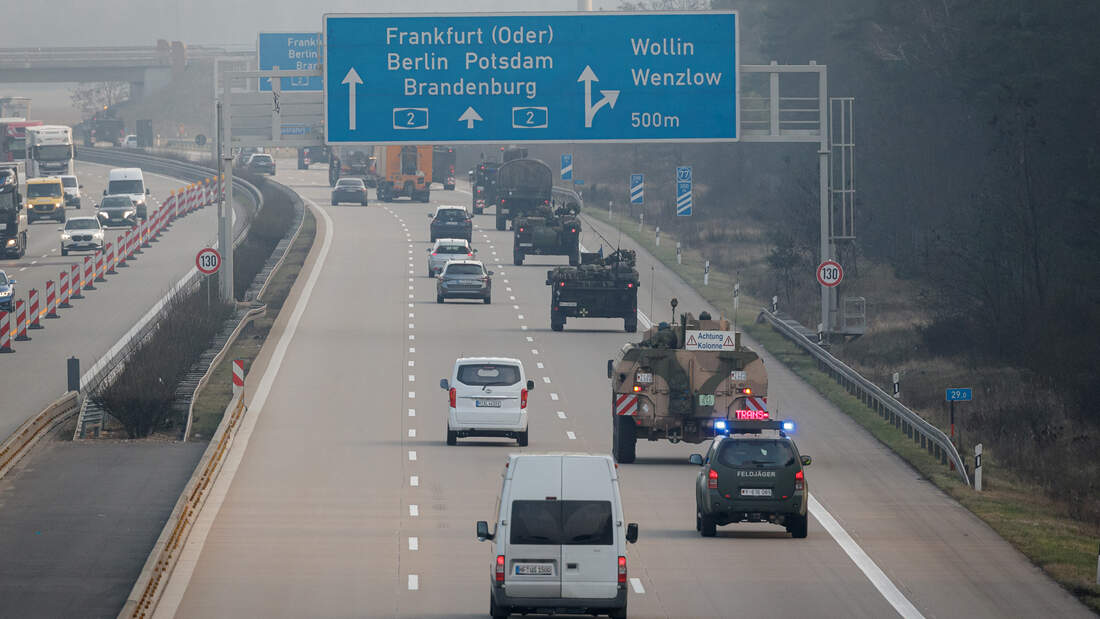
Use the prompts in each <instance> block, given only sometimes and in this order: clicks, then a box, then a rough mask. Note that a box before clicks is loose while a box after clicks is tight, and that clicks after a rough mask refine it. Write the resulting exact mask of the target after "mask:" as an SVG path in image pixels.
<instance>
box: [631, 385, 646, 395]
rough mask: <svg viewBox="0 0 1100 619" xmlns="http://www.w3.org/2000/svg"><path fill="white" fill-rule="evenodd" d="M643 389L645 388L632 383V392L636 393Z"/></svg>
mask: <svg viewBox="0 0 1100 619" xmlns="http://www.w3.org/2000/svg"><path fill="white" fill-rule="evenodd" d="M643 389H645V387H643V386H641V385H634V393H638V392H639V391H642V390H643Z"/></svg>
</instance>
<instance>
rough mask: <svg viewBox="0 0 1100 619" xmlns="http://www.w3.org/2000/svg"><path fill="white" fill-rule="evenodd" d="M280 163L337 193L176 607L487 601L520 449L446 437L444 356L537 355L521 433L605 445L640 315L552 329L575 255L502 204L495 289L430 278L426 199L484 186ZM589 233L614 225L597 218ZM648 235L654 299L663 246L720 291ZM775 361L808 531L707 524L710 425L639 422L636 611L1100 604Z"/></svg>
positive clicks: (858, 613) (974, 613)
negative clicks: (413, 182)
mask: <svg viewBox="0 0 1100 619" xmlns="http://www.w3.org/2000/svg"><path fill="white" fill-rule="evenodd" d="M282 169H283V170H287V167H285V166H284V167H283V168H282ZM280 178H281V179H282V180H283V181H284V182H287V183H289V184H291V185H292V186H295V187H296V188H297V189H298V190H299V191H300V193H301V194H302V195H304V196H305V197H307V198H309V199H311V200H313V201H314V202H315V203H317V204H318V205H322V206H320V209H321V210H322V211H323V212H324V218H323V224H324V225H323V229H322V231H321V232H322V234H320V235H319V237H318V238H319V241H318V242H319V244H322V247H321V248H320V249H319V250H318V251H319V253H318V255H317V256H316V263H315V265H314V267H313V268H314V269H316V270H315V271H312V272H309V273H307V277H304V278H302V279H301V280H300V281H299V283H298V287H297V289H296V295H297V303H298V305H297V306H296V305H295V304H294V302H293V299H292V302H289V303H288V304H287V306H286V308H287V309H293V312H291V311H285V312H284V313H283V315H282V316H281V317H280V323H281V326H280V327H279V329H278V330H277V331H276V332H273V338H274V339H272V340H269V342H268V349H267V353H266V354H267V355H269V359H268V362H267V363H266V364H258V365H257V366H256V367H255V368H254V372H253V375H252V376H250V377H249V389H250V391H251V394H252V395H251V398H252V403H251V407H250V412H249V417H247V421H246V423H245V425H244V427H243V429H242V431H241V434H240V437H239V439H238V441H237V442H236V443H235V444H234V447H233V454H232V455H231V456H230V458H229V460H228V464H227V468H226V473H224V474H223V476H222V478H220V479H219V480H218V483H217V484H216V486H215V488H214V492H213V496H212V497H211V500H210V501H209V502H208V503H207V505H206V508H205V510H204V512H203V514H202V515H201V517H200V518H199V523H198V525H197V527H196V529H195V531H194V532H193V533H192V535H191V537H190V539H189V540H188V543H187V547H186V549H185V550H184V553H183V555H181V556H182V559H181V562H180V565H179V566H178V567H177V570H176V572H175V573H174V574H173V576H172V580H171V582H170V584H169V587H168V591H167V594H166V597H165V599H164V602H163V603H162V605H161V607H160V608H159V609H158V613H157V616H165V617H167V616H173V615H174V614H175V615H178V616H180V617H202V618H206V617H244V616H250V617H261V616H262V617H306V616H308V617H364V616H372V617H373V616H402V617H479V616H485V615H486V614H487V612H488V605H489V599H488V598H489V576H490V572H489V570H490V559H491V557H490V553H491V548H490V546H489V545H488V544H485V543H479V542H478V541H477V540H476V539H475V537H474V522H475V521H476V520H479V519H481V520H492V519H493V517H494V514H493V513H492V510H493V507H494V503H495V499H496V496H497V493H498V491H499V489H500V473H501V470H502V467H503V465H504V462H505V456H506V454H508V453H509V452H513V451H521V450H520V449H519V448H517V447H516V445H515V443H514V442H512V441H509V440H504V439H465V440H463V439H460V440H459V444H458V445H457V446H455V447H447V446H446V445H445V442H444V436H445V435H444V433H445V427H446V403H447V400H446V395H445V393H444V392H443V391H441V390H440V389H439V387H438V382H439V379H440V378H441V377H445V376H448V375H449V373H450V370H451V367H452V364H453V362H454V359H455V358H456V357H459V356H466V355H501V356H513V357H517V358H519V359H521V360H522V361H523V363H524V364H525V367H526V370H527V373H528V375H529V377H531V378H533V379H534V381H535V383H536V385H537V388H536V390H535V391H534V392H533V394H532V396H531V404H530V409H529V410H530V431H531V435H530V446H529V447H527V448H524V449H523V450H522V451H526V452H541V451H560V450H569V451H590V452H598V453H608V452H609V451H610V441H611V424H610V411H609V386H608V381H607V379H606V373H605V367H606V361H607V359H609V358H611V357H613V356H614V355H615V353H616V351H617V350H618V349H619V347H620V346H621V345H622V344H623V343H624V342H625V341H627V340H631V339H636V337H637V336H634V335H629V336H628V335H627V334H624V333H623V332H622V321H621V320H602V319H593V320H588V321H583V320H570V322H569V323H568V325H567V326H566V330H565V332H563V333H553V332H551V331H550V329H549V293H548V290H547V288H546V286H545V284H544V280H545V275H546V269H547V268H549V267H550V266H552V265H557V264H563V263H564V258H560V257H544V258H540V257H531V258H529V259H528V263H527V265H526V266H523V267H513V266H512V265H511V260H510V258H511V242H512V241H511V236H510V233H507V232H497V231H496V230H495V229H493V224H492V221H493V220H492V217H491V216H479V217H477V219H476V223H477V224H478V226H479V229H478V230H476V231H475V236H474V246H475V247H477V248H479V249H480V253H479V255H478V256H479V258H481V259H483V260H485V261H486V262H489V263H490V265H491V266H490V268H491V269H493V270H494V271H495V272H496V273H495V276H494V278H493V303H492V305H483V304H482V303H481V302H480V301H476V302H475V301H449V302H447V303H445V304H442V305H440V304H437V303H436V302H435V288H434V285H435V284H434V280H431V279H428V278H426V277H424V270H425V260H426V254H425V249H426V248H427V247H428V246H429V243H428V242H427V239H428V221H427V218H426V217H425V213H428V212H429V210H430V209H433V208H434V207H435V206H436V205H438V204H442V203H448V204H468V203H469V200H470V197H469V195H468V194H465V193H462V192H443V191H436V192H433V193H432V198H433V204H432V205H425V204H415V203H409V202H405V201H401V202H397V203H393V204H388V205H383V204H380V203H378V202H374V201H373V200H372V202H371V205H370V206H368V207H366V208H364V207H361V206H340V207H330V206H327V201H328V185H327V183H326V182H325V176H324V171H320V170H319V171H308V172H300V171H297V170H289V171H284V172H281V173H280ZM371 195H372V196H373V192H372V194H371ZM616 236H617V235H616ZM322 241H323V243H322ZM583 242H584V243H585V244H586V245H589V246H591V247H595V246H597V245H598V243H599V241H598V240H597V239H596V238H595V237H594V236H592V235H591V233H590V232H587V233H586V235H585V237H584V239H583ZM639 258H640V260H639V265H638V270H639V271H640V272H641V273H642V274H643V279H642V281H643V287H642V294H641V295H640V296H641V297H642V298H644V299H645V302H643V303H642V306H643V307H646V306H648V296H649V290H648V288H649V287H650V285H651V277H650V273H651V271H650V269H651V266H653V267H654V270H653V277H654V280H653V283H654V284H655V289H654V296H655V299H656V301H655V305H656V308H655V311H658V313H659V314H661V315H662V316H663V315H666V314H667V310H666V308H667V300H668V298H669V297H670V296H673V295H675V296H677V297H679V299H680V309H681V310H682V311H695V312H698V311H700V310H702V309H706V306H705V305H704V303H703V302H702V300H701V299H700V298H699V297H698V295H696V294H695V293H694V292H692V291H691V290H689V289H688V288H687V287H686V286H684V285H683V284H682V283H681V282H680V281H679V280H677V279H676V278H674V277H673V276H671V274H670V273H668V272H667V271H666V270H665V269H664V268H663V267H660V266H658V265H654V264H653V262H652V260H651V259H650V258H649V257H648V256H646V255H644V254H641V253H640V254H639ZM657 308H660V309H659V310H658V309H657ZM711 311H712V312H713V311H714V310H713V308H711ZM647 320H648V317H646V319H644V320H642V324H643V326H644V325H645V324H646V322H647ZM766 362H767V363H768V367H769V372H770V381H771V385H770V387H771V388H770V391H771V393H770V394H769V396H770V402H771V403H772V404H773V406H774V408H777V409H778V410H779V411H781V412H782V413H783V414H784V415H788V416H791V417H794V418H796V419H797V420H798V421H799V424H800V431H799V434H798V435H797V437H796V440H797V442H798V444H799V448H800V451H802V453H805V454H810V455H812V456H813V457H814V465H813V466H812V467H810V468H809V469H808V471H807V479H808V483H809V485H810V488H811V492H812V497H813V499H814V505H813V508H812V514H813V518H811V520H810V528H809V537H808V539H805V540H795V539H791V538H790V537H789V536H788V535H786V534H785V532H784V530H783V529H782V528H780V527H776V526H771V525H734V526H728V527H722V528H720V529H719V535H718V537H717V538H713V539H703V538H701V537H699V535H698V534H697V533H696V532H695V530H694V526H693V525H694V486H693V484H694V479H695V476H696V473H697V470H698V469H697V468H696V467H694V466H691V465H689V464H688V463H687V457H688V455H689V454H691V453H694V452H700V451H702V447H700V446H693V445H684V444H680V445H671V444H668V443H664V442H662V443H647V442H641V443H640V444H639V446H638V454H639V455H638V460H637V462H636V463H635V464H631V465H624V466H623V467H621V469H620V471H621V479H622V482H621V485H622V492H623V498H624V509H625V513H626V516H627V519H628V520H630V521H636V522H638V523H639V525H640V529H641V534H640V539H639V541H638V543H637V544H635V545H633V546H631V547H630V549H629V557H628V569H629V576H630V583H631V594H630V601H629V604H630V614H631V616H634V617H677V618H679V617H729V616H747V617H876V618H877V617H889V616H895V615H902V616H909V617H919V616H925V617H1005V616H1021V617H1051V616H1057V617H1071V616H1075V617H1084V616H1091V615H1090V614H1089V613H1088V612H1087V611H1086V609H1085V608H1084V607H1083V606H1081V605H1080V604H1079V603H1078V602H1077V601H1075V600H1074V599H1073V598H1072V597H1070V596H1069V595H1068V594H1067V593H1066V592H1064V591H1063V590H1061V589H1060V588H1059V587H1058V586H1056V585H1055V584H1054V583H1053V582H1052V581H1050V580H1049V579H1047V578H1046V577H1044V576H1043V575H1042V574H1041V573H1040V572H1039V571H1038V570H1037V569H1036V568H1034V567H1033V566H1031V565H1030V564H1029V563H1028V562H1027V561H1026V559H1025V558H1024V557H1023V556H1021V555H1020V554H1019V553H1017V552H1016V551H1015V550H1013V549H1012V548H1011V547H1009V545H1008V544H1007V543H1005V542H1004V541H1002V540H1001V539H1000V538H998V537H997V536H996V535H995V534H994V533H993V531H992V530H991V529H990V528H989V527H987V526H986V525H984V524H983V523H981V522H980V521H979V520H978V519H977V518H975V517H974V516H972V515H971V514H969V513H968V512H967V511H965V510H964V509H963V508H961V507H960V506H959V505H957V504H956V503H955V502H953V501H951V500H950V499H949V498H947V497H946V496H944V495H943V494H942V493H941V492H939V491H938V490H936V489H935V488H934V487H932V486H931V485H930V484H929V483H928V482H926V481H924V480H922V479H920V478H919V476H918V475H917V473H915V472H914V470H913V469H912V468H910V467H909V466H907V465H906V464H905V463H904V462H902V461H901V460H900V459H899V458H897V457H896V456H894V455H893V454H892V453H891V452H889V451H888V450H887V449H886V448H884V447H883V446H882V445H881V444H880V443H878V442H877V441H876V440H875V439H874V438H873V437H871V436H870V435H869V434H867V433H866V432H864V431H863V430H862V429H860V428H859V427H858V426H857V425H856V424H855V423H853V422H852V421H851V420H850V419H849V418H847V417H846V416H845V415H843V414H842V413H840V412H839V411H838V410H837V409H835V408H834V407H833V406H831V405H830V404H829V403H828V402H826V401H825V400H823V399H822V398H821V397H820V396H818V395H817V394H816V393H815V392H814V391H813V390H812V389H810V388H809V387H808V386H806V385H805V384H804V383H802V382H801V381H800V380H799V379H797V378H796V377H795V376H793V375H792V374H791V373H790V372H789V371H787V370H786V369H785V368H783V367H782V366H780V365H779V364H778V363H777V362H776V361H775V360H774V359H772V358H771V357H767V356H766ZM261 365H266V366H267V372H269V374H268V375H266V376H262V369H263V368H262V367H261Z"/></svg>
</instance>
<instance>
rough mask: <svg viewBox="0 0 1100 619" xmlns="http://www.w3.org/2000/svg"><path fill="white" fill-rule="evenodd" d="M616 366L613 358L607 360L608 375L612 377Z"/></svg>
mask: <svg viewBox="0 0 1100 619" xmlns="http://www.w3.org/2000/svg"><path fill="white" fill-rule="evenodd" d="M614 367H615V363H614V362H613V361H612V360H611V359H608V360H607V377H608V378H611V371H612V369H613V368H614Z"/></svg>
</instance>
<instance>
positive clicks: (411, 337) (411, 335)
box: [409, 333, 416, 342]
mask: <svg viewBox="0 0 1100 619" xmlns="http://www.w3.org/2000/svg"><path fill="white" fill-rule="evenodd" d="M415 339H416V336H415V335H413V334H412V333H410V334H409V341H410V342H411V341H413V340H415Z"/></svg>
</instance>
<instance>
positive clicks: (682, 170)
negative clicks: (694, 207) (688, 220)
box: [676, 166, 692, 217]
mask: <svg viewBox="0 0 1100 619" xmlns="http://www.w3.org/2000/svg"><path fill="white" fill-rule="evenodd" d="M691 184H692V180H691V166H680V167H678V168H676V215H677V216H679V217H691Z"/></svg>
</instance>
